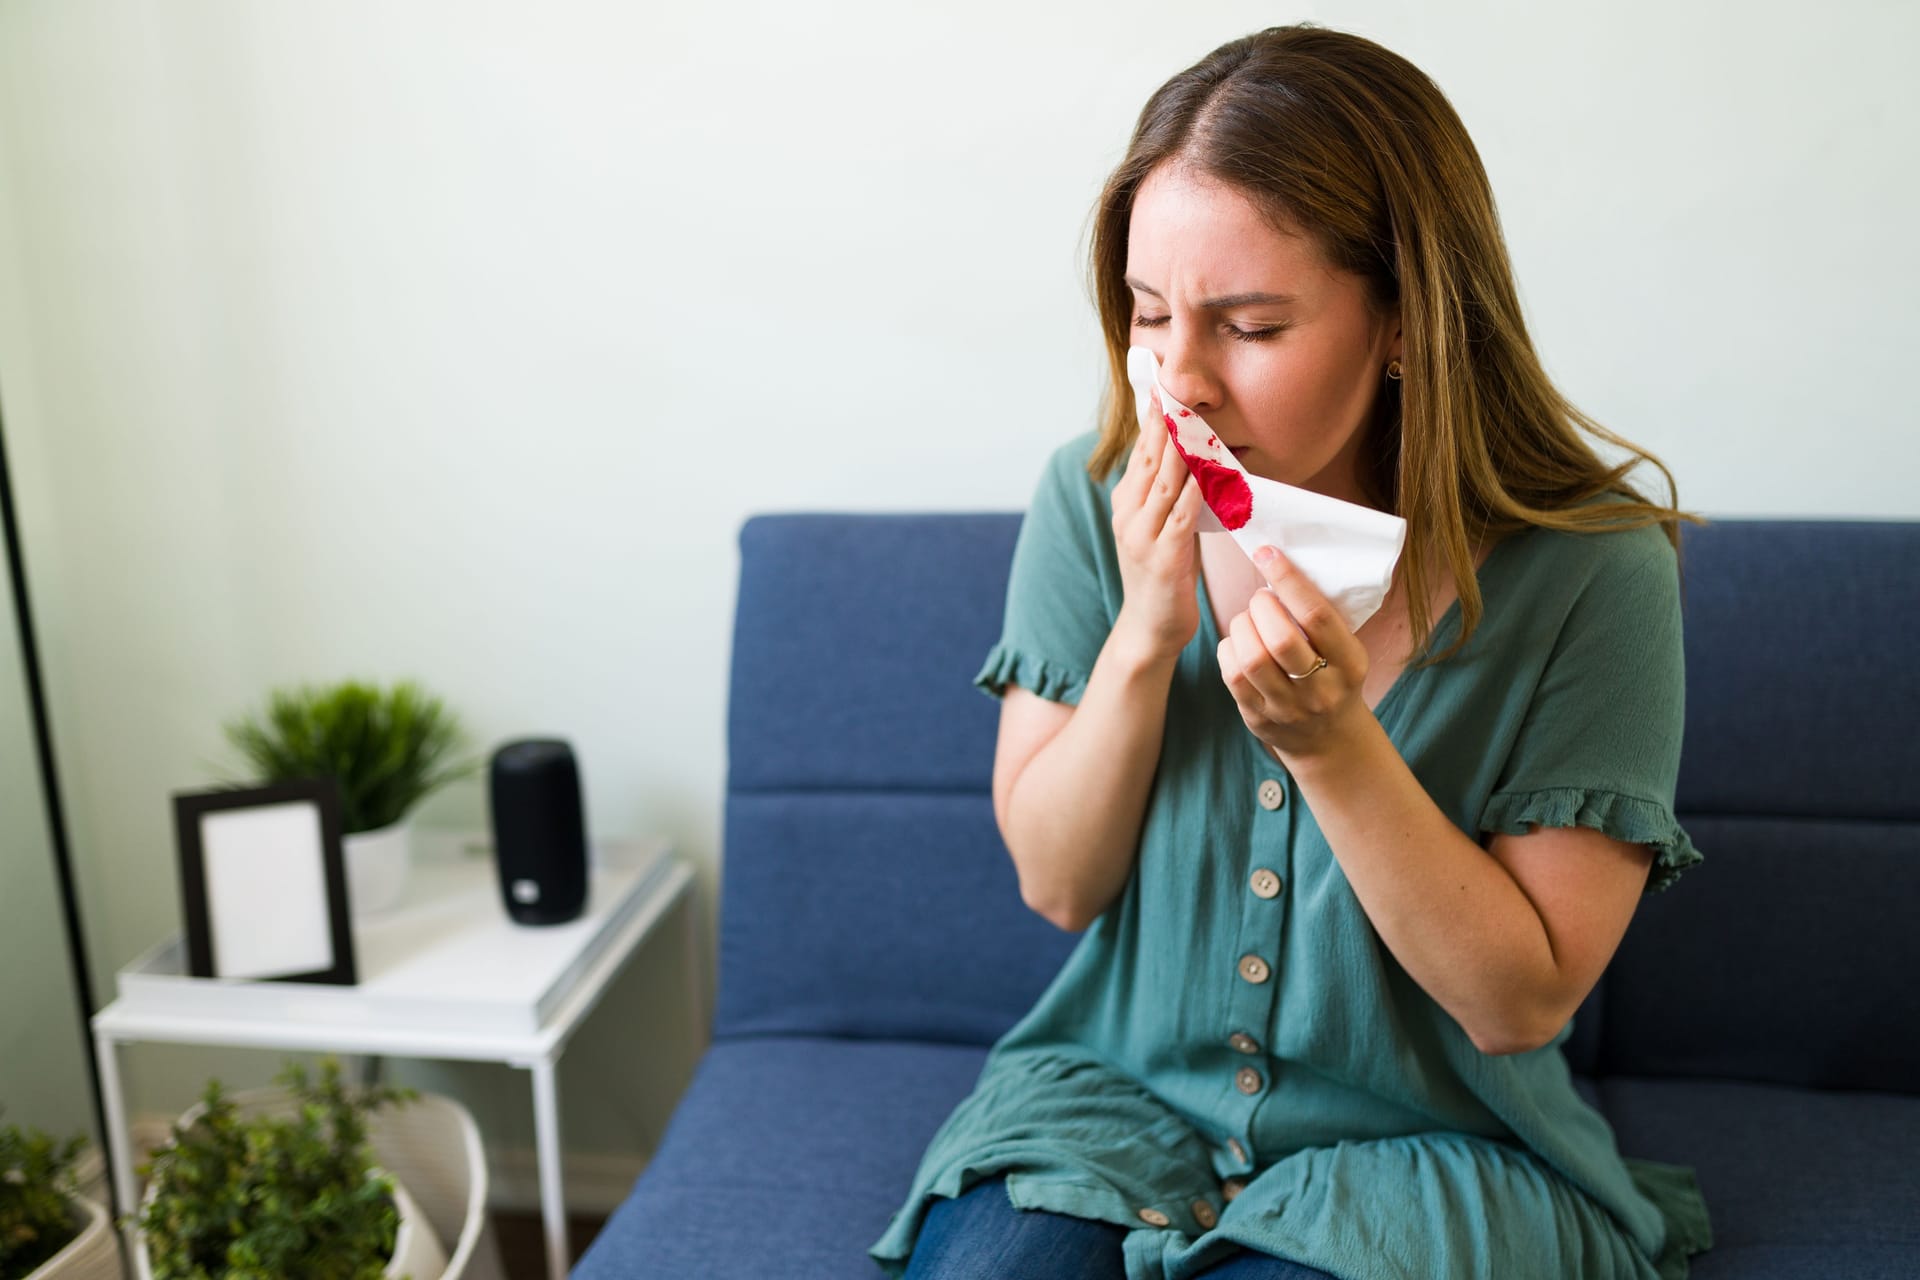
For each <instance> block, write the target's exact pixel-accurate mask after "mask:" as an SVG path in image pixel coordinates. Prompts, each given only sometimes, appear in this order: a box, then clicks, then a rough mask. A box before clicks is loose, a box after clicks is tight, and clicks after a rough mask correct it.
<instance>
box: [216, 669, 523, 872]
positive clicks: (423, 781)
mask: <svg viewBox="0 0 1920 1280" xmlns="http://www.w3.org/2000/svg"><path fill="white" fill-rule="evenodd" d="M225 727H226V734H227V739H228V741H230V742H231V743H232V744H233V745H234V746H235V747H237V748H238V749H239V750H240V751H241V753H242V754H244V755H245V756H246V758H247V760H248V761H249V762H250V763H251V764H252V766H253V768H254V771H255V774H256V777H255V779H254V780H253V781H254V785H262V786H264V785H266V784H268V783H274V782H284V781H287V780H288V779H291V778H315V777H331V778H334V779H336V780H337V781H338V782H339V785H340V817H341V834H342V835H353V834H354V833H355V832H360V831H377V830H379V829H380V828H382V827H385V826H389V825H391V824H393V823H395V822H398V821H400V820H401V819H402V818H404V817H406V816H407V812H408V811H409V810H410V809H412V808H413V806H414V805H415V804H417V803H419V801H421V800H422V799H424V798H425V797H426V796H427V795H428V794H430V793H431V792H433V791H435V790H437V789H438V788H440V787H441V786H443V785H444V784H446V783H448V782H452V781H455V780H456V779H459V778H463V777H466V776H468V775H469V774H471V773H473V772H475V771H476V770H478V769H480V768H481V767H482V765H483V764H484V763H485V762H484V761H483V760H480V759H478V758H473V759H469V760H466V761H464V762H461V763H448V757H449V756H451V755H452V754H453V753H454V752H455V751H457V750H459V749H460V748H462V747H463V746H464V745H465V734H464V732H463V731H462V729H461V727H460V723H459V721H458V719H457V718H456V717H455V716H454V715H453V714H452V713H451V712H449V711H448V710H447V709H446V707H445V705H444V704H443V703H442V702H441V700H440V699H439V698H436V697H433V696H431V695H429V694H428V693H426V692H425V691H424V690H423V689H422V688H421V687H420V686H419V684H417V683H416V682H414V681H410V680H407V681H401V682H400V683H398V684H396V685H395V686H394V687H393V688H392V689H391V690H389V691H386V692H382V691H381V690H380V689H379V688H377V687H376V686H374V685H371V684H367V683H364V682H361V681H358V680H348V681H343V682H341V683H339V684H335V685H330V686H320V687H310V686H304V685H303V686H301V687H299V688H297V689H292V688H289V689H276V690H274V691H273V692H272V693H271V694H270V695H269V697H268V704H267V709H266V711H265V713H264V714H262V715H258V716H254V715H247V716H243V717H242V718H240V719H238V720H235V721H232V722H230V723H228V724H227V725H226V726H225ZM240 785H246V784H244V783H243V784H240Z"/></svg>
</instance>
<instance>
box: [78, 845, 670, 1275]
mask: <svg viewBox="0 0 1920 1280" xmlns="http://www.w3.org/2000/svg"><path fill="white" fill-rule="evenodd" d="M487 840H488V837H487V834H486V833H485V832H469V833H461V832H444V831H430V830H423V831H419V832H416V844H417V849H416V854H415V862H414V866H413V872H412V876H411V879H410V882H409V885H408V891H407V897H406V900H405V901H404V902H402V903H401V904H400V905H399V906H398V907H396V908H395V909H394V910H392V911H389V912H385V913H383V914H381V915H378V916H375V917H373V918H371V919H368V920H365V921H361V920H356V921H354V924H353V941H354V953H355V957H356V960H357V966H358V970H359V977H360V981H359V983H358V984H357V985H355V986H331V985H327V984H324V983H303V982H249V981H242V980H234V979H223V978H194V977H190V976H188V975H187V974H186V964H185V950H184V946H183V944H182V941H181V939H180V938H178V937H177V936H176V937H174V938H170V939H168V940H167V941H166V942H163V943H161V944H160V945H159V946H157V947H155V948H154V949H153V950H151V951H149V952H147V953H146V954H145V955H143V956H141V957H140V958H139V959H137V960H135V961H134V962H133V963H132V964H130V965H129V966H128V967H127V968H125V969H123V970H121V971H120V975H119V986H118V990H119V996H118V998H117V999H115V1000H114V1001H113V1002H112V1003H111V1004H109V1005H108V1006H107V1007H106V1008H104V1009H102V1010H101V1011H100V1012H99V1013H97V1014H95V1015H94V1016H93V1035H94V1041H95V1044H96V1046H97V1048H98V1051H99V1059H100V1084H101V1091H102V1093H103V1094H104V1097H103V1098H102V1102H103V1104H104V1106H105V1108H106V1116H107V1126H108V1131H107V1141H108V1143H109V1149H110V1150H111V1151H112V1153H113V1166H114V1187H113V1194H114V1209H115V1212H116V1214H126V1213H132V1212H134V1210H135V1207H136V1206H137V1205H138V1203H139V1196H138V1190H137V1188H136V1187H135V1185H134V1181H135V1180H134V1171H133V1164H132V1152H131V1147H132V1143H131V1140H130V1136H129V1134H128V1125H127V1115H126V1098H125V1093H124V1090H123V1089H122V1086H121V1081H120V1060H119V1055H118V1050H119V1047H120V1046H121V1045H124V1044H136V1043H139V1042H142V1041H152V1042H163V1043H172V1044H197V1045H228V1046H235V1047H242V1048H258V1049H299V1050H309V1051H318V1052H327V1051H331V1052H336V1053H342V1054H374V1055H390V1056H394V1057H407V1058H452V1059H461V1060H466V1061H475V1062H502V1063H505V1064H507V1065H509V1066H513V1067H519V1068H522V1069H524V1070H527V1071H530V1072H532V1073H533V1112H534V1133H535V1145H536V1154H537V1157H538V1166H539V1176H540V1210H541V1216H542V1218H543V1220H544V1222H545V1226H546V1244H547V1274H548V1275H549V1276H550V1277H552V1278H553V1280H562V1278H563V1277H564V1276H565V1275H566V1274H567V1267H568V1263H567V1217H566V1206H565V1203H564V1197H563V1192H562V1184H561V1176H560V1104H559V1098H558V1096H557V1091H556V1088H555V1073H556V1068H557V1066H558V1063H559V1060H560V1055H561V1053H562V1052H564V1051H565V1049H566V1046H567V1042H568V1040H569V1039H571V1038H572V1036H573V1033H574V1031H575V1029H576V1028H578V1026H579V1025H580V1022H581V1020H582V1019H583V1018H585V1017H586V1015H587V1014H588V1013H589V1012H591V1011H592V1009H593V1007H594V1005H595V1004H597V1003H598V1002H599V999H600V996H601V994H602V992H604V991H605V990H606V987H607V984H608V983H609V982H610V981H611V980H612V979H613V977H614V976H615V975H616V974H618V973H619V972H620V971H621V970H622V969H624V968H625V967H626V964H627V962H628V960H630V959H631V958H632V956H633V953H634V951H635V950H636V949H638V947H639V946H640V944H641V943H642V942H643V941H645V940H646V938H647V937H648V935H649V934H651V933H652V932H653V929H654V926H655V925H656V924H658V923H659V921H660V920H661V918H662V917H663V916H664V915H665V914H666V913H667V912H668V911H669V910H670V909H671V908H673V907H675V906H677V905H681V904H685V905H686V907H687V908H688V909H687V912H686V924H687V929H686V933H687V938H688V954H687V974H688V981H689V982H690V983H691V985H692V992H691V994H692V997H693V998H692V1001H691V1004H692V1007H693V1026H692V1028H691V1030H692V1032H693V1037H694V1039H693V1044H694V1048H695V1051H696V1052H697V1051H698V1049H699V1048H700V1046H701V1044H702V1043H703V1041H704V1039H705V1037H706V1035H707V1012H706V999H705V994H704V991H703V984H702V982H701V980H700V973H701V966H702V960H703V958H702V956H701V946H700V934H701V928H700V913H699V911H698V910H697V908H696V904H695V902H694V895H693V893H692V892H691V891H690V890H691V887H692V885H693V875H694V872H693V864H692V863H691V862H689V861H688V860H687V859H686V858H685V857H683V856H681V855H679V854H676V853H674V852H673V851H672V849H671V847H670V846H669V845H668V843H667V842H666V841H665V840H662V839H658V838H653V839H642V840H605V841H595V842H594V847H593V856H592V865H591V867H590V879H589V887H588V894H587V909H586V911H585V912H584V913H583V914H582V916H581V917H580V918H579V919H577V920H572V921H569V922H568V923H566V924H561V925H539V926H526V925H517V924H514V923H513V922H512V921H511V920H510V919H509V918H508V917H507V914H506V911H505V909H504V908H503V907H502V906H501V904H500V891H499V886H498V880H497V876H496V873H495V871H494V866H493V859H492V857H491V856H490V854H488V855H485V856H477V857H476V856H473V855H472V851H473V850H475V849H479V850H482V851H484V850H485V849H486V848H487ZM462 849H465V850H467V851H468V852H467V853H466V855H465V856H463V855H462V853H461V850H462ZM128 1243H129V1247H131V1243H132V1242H131V1241H130V1240H129V1242H128Z"/></svg>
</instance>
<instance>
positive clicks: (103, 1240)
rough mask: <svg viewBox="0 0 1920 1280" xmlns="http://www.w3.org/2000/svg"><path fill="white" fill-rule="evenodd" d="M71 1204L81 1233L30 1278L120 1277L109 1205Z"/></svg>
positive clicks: (75, 1199)
mask: <svg viewBox="0 0 1920 1280" xmlns="http://www.w3.org/2000/svg"><path fill="white" fill-rule="evenodd" d="M67 1208H68V1209H69V1210H71V1211H72V1214H73V1220H74V1225H75V1226H77V1227H79V1229H80V1234H79V1235H77V1236H75V1237H74V1238H73V1239H71V1240H69V1241H68V1242H67V1246H66V1248H64V1249H62V1250H60V1252H58V1253H56V1254H54V1255H53V1256H52V1257H51V1258H48V1259H47V1260H46V1261H45V1262H43V1263H41V1264H40V1265H39V1266H37V1267H35V1268H34V1269H33V1270H32V1271H29V1272H28V1273H27V1280H120V1242H119V1241H118V1240H117V1239H116V1238H115V1237H114V1233H113V1219H112V1218H111V1217H110V1216H109V1215H108V1213H107V1209H106V1206H105V1205H103V1204H101V1203H100V1202H99V1201H97V1200H89V1199H87V1198H86V1197H84V1196H68V1197H67ZM416 1280H417V1278H416Z"/></svg>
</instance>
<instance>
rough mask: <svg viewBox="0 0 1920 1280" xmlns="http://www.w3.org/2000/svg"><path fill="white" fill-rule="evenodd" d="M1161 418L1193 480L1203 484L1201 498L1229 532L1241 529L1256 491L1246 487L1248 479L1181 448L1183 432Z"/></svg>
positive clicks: (1201, 485) (1170, 421)
mask: <svg viewBox="0 0 1920 1280" xmlns="http://www.w3.org/2000/svg"><path fill="white" fill-rule="evenodd" d="M1160 416H1161V417H1162V418H1165V419H1166V423H1167V438H1168V439H1169V440H1171V441H1173V447H1174V448H1175V449H1178V450H1179V452H1180V456H1181V458H1183V459H1184V460H1185V461H1186V464H1187V469H1188V470H1189V471H1191V472H1193V478H1194V479H1195V480H1198V481H1199V482H1200V496H1201V497H1202V498H1204V499H1206V503H1207V505H1208V506H1209V507H1211V508H1212V509H1213V514H1214V515H1215V516H1217V517H1219V520H1220V523H1221V524H1223V525H1225V526H1226V527H1227V528H1229V529H1238V528H1239V527H1240V526H1241V525H1243V524H1245V523H1246V522H1247V521H1249V520H1251V519H1252V518H1253V490H1252V489H1249V488H1248V487H1247V478H1246V477H1245V476H1243V475H1241V474H1240V473H1239V472H1238V471H1235V470H1234V469H1233V468H1232V467H1223V466H1221V465H1220V464H1219V463H1217V462H1215V461H1213V460H1212V459H1211V458H1196V457H1194V456H1193V455H1192V454H1190V453H1188V452H1187V451H1186V450H1185V449H1181V448H1180V432H1179V431H1178V430H1177V429H1176V428H1175V427H1174V424H1173V419H1172V418H1170V417H1167V415H1165V414H1162V415H1160Z"/></svg>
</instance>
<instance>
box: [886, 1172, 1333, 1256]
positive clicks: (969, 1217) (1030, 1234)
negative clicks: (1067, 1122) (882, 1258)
mask: <svg viewBox="0 0 1920 1280" xmlns="http://www.w3.org/2000/svg"><path fill="white" fill-rule="evenodd" d="M1127 1230H1128V1228H1126V1227H1117V1226H1115V1225H1114V1224H1113V1223H1111V1222H1096V1221H1093V1220H1091V1219H1087V1218H1075V1217H1071V1216H1069V1215H1067V1214H1064V1213H1049V1212H1047V1211H1046V1210H1044V1209H1016V1208H1014V1207H1013V1201H1012V1200H1010V1199H1008V1198H1007V1180H1006V1178H1005V1176H999V1177H992V1178H985V1179H982V1180H981V1181H980V1182H979V1183H977V1184H975V1185H974V1186H971V1187H969V1188H967V1190H966V1191H964V1192H962V1193H961V1194H960V1195H958V1196H956V1197H954V1198H952V1199H939V1200H935V1201H934V1202H933V1203H932V1204H930V1205H928V1206H927V1216H926V1220H925V1221H924V1222H923V1223H921V1226H920V1238H919V1239H918V1240H917V1241H915V1242H914V1246H913V1256H912V1257H911V1258H909V1259H908V1260H907V1274H906V1277H905V1280H1126V1274H1127V1269H1126V1265H1125V1264H1124V1263H1123V1262H1122V1261H1121V1256H1120V1241H1121V1240H1122V1239H1124V1238H1125V1236H1126V1234H1127ZM1195 1280H1334V1278H1333V1277H1332V1276H1330V1275H1328V1274H1327V1273H1326V1272H1324V1271H1320V1270H1316V1269H1315V1268H1313V1267H1306V1266H1302V1265H1300V1264H1299V1263H1297V1262H1288V1261H1286V1260H1285V1259H1283V1258H1276V1257H1274V1256H1273V1255H1271V1254H1266V1253H1258V1252H1255V1251H1254V1250H1252V1249H1242V1250H1241V1251H1240V1252H1239V1253H1236V1254H1234V1255H1233V1256H1232V1257H1231V1258H1228V1259H1227V1260H1226V1261H1224V1262H1221V1263H1217V1264H1215V1265H1214V1266H1211V1267H1208V1268H1207V1269H1206V1270H1205V1271H1202V1272H1201V1273H1200V1274H1199V1275H1198V1276H1197V1277H1195Z"/></svg>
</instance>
